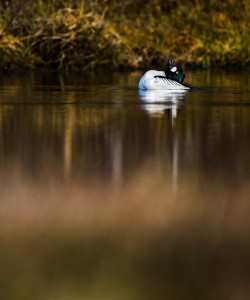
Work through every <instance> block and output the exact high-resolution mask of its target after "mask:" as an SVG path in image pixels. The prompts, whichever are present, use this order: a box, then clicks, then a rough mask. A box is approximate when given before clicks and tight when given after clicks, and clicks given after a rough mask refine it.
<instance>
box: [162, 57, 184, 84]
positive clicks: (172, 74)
mask: <svg viewBox="0 0 250 300" xmlns="http://www.w3.org/2000/svg"><path fill="white" fill-rule="evenodd" d="M165 74H166V76H167V78H168V79H173V80H176V81H178V82H180V83H183V81H184V79H185V74H184V72H183V70H182V69H181V68H180V67H177V66H176V64H175V61H174V60H173V58H170V59H169V60H168V66H167V69H166V70H165Z"/></svg>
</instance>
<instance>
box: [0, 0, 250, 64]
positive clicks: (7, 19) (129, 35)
mask: <svg viewBox="0 0 250 300" xmlns="http://www.w3.org/2000/svg"><path fill="white" fill-rule="evenodd" d="M1 3H2V4H1V18H0V34H1V36H0V56H1V63H0V66H1V68H2V69H13V68H14V69H16V68H21V69H22V68H25V67H26V68H31V67H37V66H42V67H49V68H55V69H83V68H94V67H100V66H105V67H108V68H118V67H130V68H138V67H145V66H149V65H152V64H159V65H162V64H163V63H165V60H166V56H169V55H172V56H176V57H177V58H178V59H179V61H180V62H182V63H189V64H192V65H195V66H206V67H209V66H210V65H227V64H230V65H238V66H242V65H245V64H249V53H250V43H249V38H248V37H249V34H250V32H249V26H248V23H249V19H250V9H249V1H248V0H230V1H229V0H227V1H214V0H209V1H200V0H199V1H194V0H193V1H188V2H184V1H178V0H175V1H162V0H154V1H141V0H138V1H132V0H128V1H104V0H103V1H77V0H75V1H74V0H71V1H63V0H61V1H59V0H58V1H36V2H34V1H31V0H25V1H21V0H14V1H1Z"/></svg>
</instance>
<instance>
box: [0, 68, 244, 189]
mask: <svg viewBox="0 0 250 300" xmlns="http://www.w3.org/2000/svg"><path fill="white" fill-rule="evenodd" d="M141 74H142V72H134V73H105V74H103V73H100V72H99V73H95V72H91V73H88V74H79V75H78V74H77V75H58V74H53V73H50V74H46V73H45V74H32V75H30V74H29V75H19V76H18V75H16V76H14V75H13V76H3V77H2V78H1V82H0V116H1V119H0V126H1V127H0V128H1V140H0V150H1V152H0V162H1V163H0V173H1V174H4V173H5V172H6V171H10V170H11V171H13V170H15V169H18V171H19V172H21V173H24V175H25V176H30V177H31V178H33V179H35V178H37V180H46V178H48V177H47V176H50V177H51V176H53V178H57V179H60V180H61V179H62V180H65V179H66V178H67V180H75V181H82V180H92V181H95V180H97V179H98V180H101V181H106V182H107V184H109V183H115V184H116V183H117V182H118V181H119V184H122V183H124V182H125V181H126V180H131V178H133V176H134V174H136V173H138V171H139V170H140V169H142V168H144V167H145V165H147V164H150V165H151V167H150V172H151V173H152V172H155V171H157V172H158V171H161V172H163V173H165V175H168V176H169V177H170V178H172V179H173V180H177V177H178V178H179V179H180V180H181V178H182V177H184V178H190V176H196V177H199V178H200V177H202V178H203V179H204V180H205V181H207V182H208V183H209V181H210V180H211V178H212V179H215V178H217V179H218V180H221V181H222V182H223V184H224V185H227V184H228V183H229V182H230V184H241V183H242V182H243V181H246V179H247V178H249V171H248V170H249V167H250V156H249V150H248V149H249V146H250V140H249V135H250V123H249V122H250V121H249V120H250V79H249V77H248V76H247V74H244V73H243V74H238V73H237V72H234V73H229V74H228V73H222V72H218V73H210V72H190V73H188V74H187V78H186V81H187V82H190V83H192V84H193V85H194V86H197V87H202V89H199V90H192V91H188V92H185V93H184V94H183V93H179V94H178V93H177V94H175V92H173V93H171V92H166V94H164V93H163V94H161V95H159V91H158V94H157V93H156V92H157V91H156V92H155V91H148V92H144V93H139V92H138V88H137V84H138V81H139V78H140V76H141ZM176 176H177V177H176ZM174 177H176V178H174Z"/></svg>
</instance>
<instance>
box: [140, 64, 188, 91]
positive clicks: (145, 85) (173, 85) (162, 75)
mask: <svg viewBox="0 0 250 300" xmlns="http://www.w3.org/2000/svg"><path fill="white" fill-rule="evenodd" d="M184 79H185V74H184V72H183V70H182V69H181V68H180V67H178V66H177V65H176V63H175V61H174V59H173V58H169V59H168V65H167V68H166V70H164V71H156V70H149V71H147V72H146V73H145V74H144V75H143V76H142V77H141V79H140V81H139V90H190V89H191V88H192V86H191V85H189V84H187V83H184Z"/></svg>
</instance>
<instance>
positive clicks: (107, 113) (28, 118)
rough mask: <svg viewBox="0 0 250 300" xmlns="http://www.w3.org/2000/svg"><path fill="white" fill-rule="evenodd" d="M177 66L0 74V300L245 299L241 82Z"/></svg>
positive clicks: (247, 96) (247, 119)
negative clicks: (162, 78)
mask: <svg viewBox="0 0 250 300" xmlns="http://www.w3.org/2000/svg"><path fill="white" fill-rule="evenodd" d="M186 74H187V76H186V77H187V78H186V81H187V82H189V83H191V84H193V85H194V86H197V87H202V88H201V89H197V90H192V91H187V92H185V93H184V94H183V93H170V92H165V93H162V92H152V91H151V92H150V91H149V92H146V93H139V91H138V88H137V84H138V81H139V79H140V76H141V75H142V72H134V73H108V72H98V73H97V72H93V73H88V74H87V73H85V74H77V75H58V74H54V73H46V74H43V73H34V74H28V75H12V76H6V75H5V76H2V77H1V79H0V200H1V201H0V219H1V226H0V250H1V251H0V266H1V271H2V272H1V274H0V298H1V299H6V300H15V299H17V300H20V299H38V300H39V299H42V300H44V299H48V300H50V299H53V300H57V299H58V300H59V299H60V300H61V299H70V300H71V299H91V300H92V299H100V300H103V299H118V300H123V299H132V300H142V299H143V300H145V299H146V300H151V299H159V300H161V299H163V300H165V299H174V300H183V299H187V300H188V299H190V300H191V299H192V300H196V299H197V300H200V299H209V300H210V299H211V300H217V299H226V300H246V299H249V295H250V290H249V281H250V277H249V268H250V261H249V252H250V242H249V241H250V239H249V236H250V232H249V211H250V207H249V199H248V198H249V190H250V189H249V187H248V186H249V182H250V155H249V149H250V78H249V76H247V74H246V73H244V72H242V73H236V72H235V73H223V72H218V73H208V72H194V73H193V72H186ZM109 199H110V200H111V201H109ZM69 200H70V201H69ZM74 200H76V201H74ZM78 200H80V201H78ZM88 200H90V201H88ZM98 200H101V201H98ZM103 200H104V201H103ZM113 200H115V201H113ZM172 200H177V201H172ZM107 270H108V272H107Z"/></svg>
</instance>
